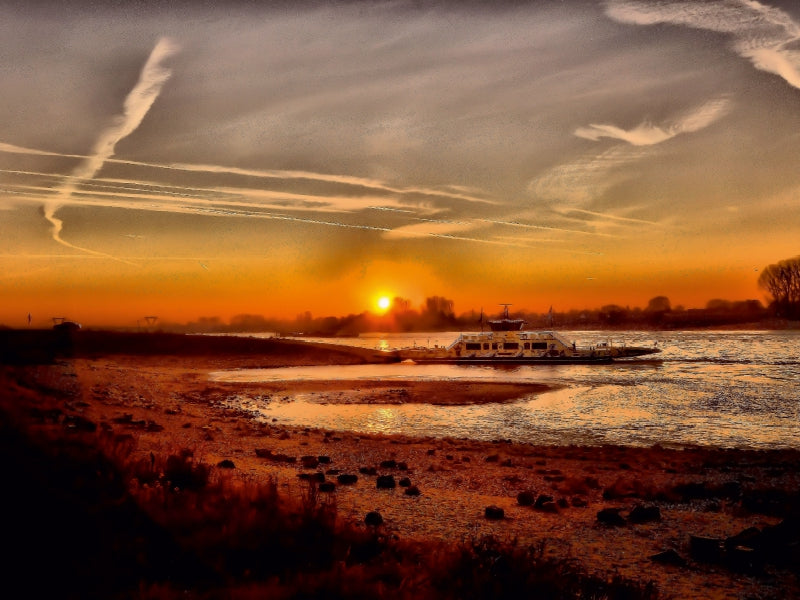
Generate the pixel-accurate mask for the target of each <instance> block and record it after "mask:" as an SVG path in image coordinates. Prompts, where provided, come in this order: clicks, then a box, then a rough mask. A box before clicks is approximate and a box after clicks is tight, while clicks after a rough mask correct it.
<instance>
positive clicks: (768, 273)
mask: <svg viewBox="0 0 800 600" xmlns="http://www.w3.org/2000/svg"><path fill="white" fill-rule="evenodd" d="M758 285H759V287H760V288H762V289H763V290H765V291H766V292H767V293H769V295H770V296H772V303H771V304H770V308H772V309H773V310H774V311H775V314H776V316H778V317H781V318H785V319H798V318H800V256H795V257H794V258H787V259H786V260H782V261H780V262H777V263H775V264H772V265H768V266H767V267H766V268H765V269H764V270H763V271H762V272H761V275H760V276H759V278H758Z"/></svg>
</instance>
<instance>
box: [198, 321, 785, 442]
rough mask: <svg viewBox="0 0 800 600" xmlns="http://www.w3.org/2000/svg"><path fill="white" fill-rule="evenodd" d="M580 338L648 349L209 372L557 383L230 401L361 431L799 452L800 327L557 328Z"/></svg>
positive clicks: (239, 377)
mask: <svg viewBox="0 0 800 600" xmlns="http://www.w3.org/2000/svg"><path fill="white" fill-rule="evenodd" d="M561 333H562V334H563V335H564V337H566V338H568V339H570V340H575V341H576V342H577V343H578V345H584V344H586V345H588V344H594V343H597V342H601V341H607V340H610V341H612V342H621V341H624V342H625V343H627V344H628V345H642V346H652V345H653V344H656V345H657V346H658V347H659V348H660V349H661V353H659V354H656V355H653V356H652V357H651V356H648V357H644V358H647V360H635V359H634V360H630V361H619V362H616V363H613V364H609V365H533V366H517V367H512V368H508V367H503V368H498V367H491V366H489V367H486V366H473V365H470V366H457V365H414V364H388V365H353V366H337V367H295V368H282V369H249V370H238V371H226V372H219V373H215V374H213V375H212V378H213V379H215V380H218V381H278V380H280V381H286V380H298V379H348V380H350V379H354V380H363V381H364V382H365V386H366V385H368V381H369V380H375V379H442V380H448V381H452V382H453V383H454V384H455V385H457V384H458V382H459V381H470V380H486V379H491V380H500V381H514V382H520V381H530V382H537V383H547V384H552V385H556V386H560V387H559V389H556V390H554V391H551V392H546V393H544V394H539V395H532V396H529V397H525V398H521V399H520V400H518V401H516V402H512V403H493V404H484V405H478V406H476V405H471V406H433V405H428V404H385V405H375V404H369V405H352V404H348V405H344V404H333V403H331V404H321V403H319V402H317V401H314V399H313V398H308V397H305V396H303V395H296V396H294V397H293V398H292V400H291V401H288V402H287V401H276V400H275V399H273V400H272V401H264V400H263V399H258V398H242V397H237V398H236V399H234V400H233V402H234V403H235V404H237V407H239V408H243V409H245V410H248V411H252V412H253V414H254V415H255V416H256V417H257V418H260V419H264V420H269V421H272V420H273V419H277V421H278V422H280V423H284V424H291V425H300V426H308V427H320V428H325V429H332V430H347V431H355V432H367V433H389V434H392V433H399V434H404V435H412V436H432V437H455V438H468V439H480V440H495V439H510V440H513V441H518V442H530V443H534V444H581V445H597V444H620V445H628V446H650V445H653V444H661V445H663V446H669V447H675V446H689V445H700V446H714V447H725V448H733V447H737V448H800V390H798V382H800V331H668V332H652V331H647V332H642V331H622V332H613V333H611V334H609V332H600V331H580V332H570V331H564V332H561ZM457 335H458V334H457V333H431V334H427V333H423V334H420V333H415V334H401V335H397V334H390V335H378V334H368V335H364V336H361V337H358V338H336V339H330V338H326V339H324V340H319V341H325V342H327V343H341V344H346V345H358V346H361V347H368V348H382V349H391V348H398V347H408V346H412V345H414V344H417V345H434V344H440V345H442V344H447V343H449V342H451V341H452V340H453V339H455V337H457Z"/></svg>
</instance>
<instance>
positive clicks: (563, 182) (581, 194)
mask: <svg viewBox="0 0 800 600" xmlns="http://www.w3.org/2000/svg"><path fill="white" fill-rule="evenodd" d="M644 155H645V151H644V150H643V149H641V148H630V147H629V146H624V145H622V144H616V145H614V146H612V147H611V148H608V149H606V150H604V151H603V152H601V153H600V154H586V155H584V156H581V157H578V158H576V159H574V160H572V161H568V162H565V163H562V164H560V165H556V166H554V167H552V168H550V169H548V170H547V171H545V172H544V173H543V174H542V175H540V176H538V177H536V178H535V179H533V180H532V181H531V182H530V183H529V184H528V192H529V193H530V194H531V195H532V196H533V197H534V198H535V199H537V200H541V201H544V202H545V203H547V204H553V205H555V206H557V207H558V208H560V209H563V208H575V207H582V206H586V205H588V204H590V203H591V202H592V201H593V200H595V199H596V198H598V197H600V196H602V195H603V193H605V192H606V190H608V189H609V188H611V187H613V186H614V185H617V184H619V183H622V182H624V181H627V180H628V179H629V177H630V175H629V174H628V173H627V172H626V171H625V170H624V169H623V168H624V167H626V166H628V165H630V164H632V163H634V162H636V161H638V160H640V159H641V158H642V157H643V156H644Z"/></svg>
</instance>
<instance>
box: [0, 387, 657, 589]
mask: <svg viewBox="0 0 800 600" xmlns="http://www.w3.org/2000/svg"><path fill="white" fill-rule="evenodd" d="M19 383H20V382H19V381H18V382H17V384H14V385H11V386H10V389H9V388H8V387H7V388H6V391H5V392H4V393H3V394H2V396H3V400H4V401H3V402H2V411H0V440H2V441H1V442H0V444H1V445H0V449H1V450H2V454H1V455H2V457H3V459H4V464H5V465H6V475H7V478H8V481H10V482H13V485H10V486H7V488H6V491H5V496H6V503H7V512H6V514H8V515H13V519H12V525H11V527H10V528H9V530H8V532H7V535H6V536H5V537H4V544H5V545H6V550H7V551H9V550H10V551H11V558H10V559H8V560H7V561H5V563H4V564H3V568H4V570H6V573H4V581H5V583H6V585H7V586H8V587H9V588H11V589H19V590H26V592H25V595H27V596H30V597H42V596H47V595H52V596H57V597H60V598H79V597H80V598H90V597H97V598H130V597H135V598H163V599H172V598H187V597H189V598H217V597H226V598H242V599H244V598H256V597H270V598H320V597H325V598H364V597H383V598H412V597H413V598H512V597H514V598H516V597H542V598H654V597H656V593H655V590H654V589H652V587H649V586H642V585H640V584H636V583H633V582H629V581H624V580H622V579H620V578H614V577H611V578H605V577H596V576H592V575H589V574H587V573H585V572H584V571H582V570H581V568H580V567H579V565H578V564H577V563H574V562H573V561H570V560H555V559H552V558H545V556H544V553H543V552H542V546H541V545H540V546H536V547H534V546H528V547H518V546H517V545H515V544H513V543H509V542H501V541H498V540H497V539H495V538H492V537H481V538H479V539H474V540H471V541H468V542H465V543H456V544H448V543H444V542H433V541H432V542H406V541H402V540H399V539H396V537H395V536H393V535H391V534H390V533H388V532H386V531H385V530H384V529H383V527H382V526H366V525H364V524H363V523H353V522H349V521H345V520H343V519H341V518H339V516H338V511H337V507H336V504H335V501H333V500H332V496H329V495H326V494H323V493H320V492H319V490H318V488H317V487H316V485H315V484H313V483H309V484H308V486H307V487H306V488H305V490H304V493H303V494H302V495H301V496H300V497H299V498H293V497H289V496H286V495H283V494H281V493H279V491H278V487H277V485H276V484H275V482H274V481H269V482H267V483H266V484H258V485H257V484H255V483H253V482H250V481H247V480H246V479H243V478H241V477H237V476H234V475H232V474H231V473H230V471H229V470H226V469H223V468H219V467H217V466H214V465H210V464H207V463H206V462H204V461H203V459H202V457H198V456H196V455H195V452H194V451H193V450H191V449H186V448H179V447H176V448H171V449H168V450H167V451H166V452H165V453H164V454H161V455H156V454H150V455H149V456H147V457H144V458H142V457H140V456H139V454H138V453H136V452H135V449H136V444H135V440H134V439H133V438H132V437H131V436H129V435H119V434H113V433H110V432H105V431H103V429H102V428H99V427H98V428H95V429H94V430H91V428H90V427H81V428H75V427H68V426H65V425H64V423H65V421H64V419H63V418H52V419H49V420H48V419H47V418H45V417H43V416H42V415H46V414H48V413H47V410H48V401H47V399H48V394H47V393H46V390H47V389H49V388H51V386H50V382H48V383H47V384H45V385H39V384H36V382H35V378H34V381H33V382H31V381H30V380H27V381H23V382H22V383H24V384H25V385H19ZM32 383H33V384H35V385H33V384H32ZM52 414H55V413H52ZM9 511H10V512H9ZM7 554H8V552H7ZM45 574H46V576H43V575H45Z"/></svg>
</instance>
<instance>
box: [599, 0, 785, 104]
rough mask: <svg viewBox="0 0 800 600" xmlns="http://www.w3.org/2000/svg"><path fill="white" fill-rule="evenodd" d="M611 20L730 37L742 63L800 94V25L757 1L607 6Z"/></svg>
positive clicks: (619, 1)
mask: <svg viewBox="0 0 800 600" xmlns="http://www.w3.org/2000/svg"><path fill="white" fill-rule="evenodd" d="M606 14H607V15H608V16H609V17H611V18H612V19H614V20H616V21H619V22H622V23H631V24H635V25H654V24H656V23H670V24H674V25H684V26H686V27H692V28H694V29H705V30H709V31H717V32H721V33H729V34H731V35H732V36H733V44H732V47H733V49H734V51H735V52H736V53H738V54H739V55H740V56H741V57H743V58H746V59H748V60H749V61H750V62H751V63H752V64H753V66H755V67H756V68H757V69H760V70H762V71H766V72H768V73H773V74H775V75H778V76H779V77H781V78H782V79H783V80H784V81H786V82H787V83H788V84H789V85H791V86H792V87H795V88H798V89H800V51H798V48H797V42H798V41H799V40H800V25H799V24H798V23H796V22H795V21H794V20H793V19H792V18H791V17H790V16H789V15H788V14H787V13H785V12H784V11H782V10H781V9H779V8H775V7H773V6H767V5H765V4H762V3H761V2H757V1H756V0H738V1H736V0H712V1H704V2H687V1H669V0H666V1H661V2H656V3H653V2H643V1H641V0H607V2H606Z"/></svg>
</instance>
